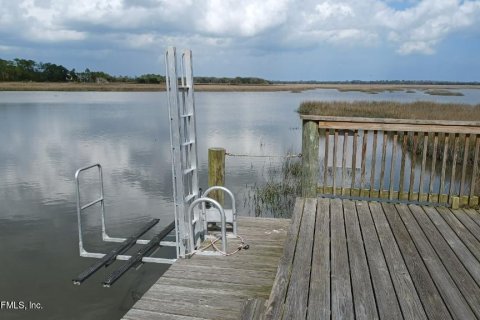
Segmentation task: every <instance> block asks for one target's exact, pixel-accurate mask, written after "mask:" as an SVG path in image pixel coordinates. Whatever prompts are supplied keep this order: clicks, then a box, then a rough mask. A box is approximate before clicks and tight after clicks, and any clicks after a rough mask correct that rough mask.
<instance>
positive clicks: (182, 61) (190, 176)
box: [73, 47, 237, 287]
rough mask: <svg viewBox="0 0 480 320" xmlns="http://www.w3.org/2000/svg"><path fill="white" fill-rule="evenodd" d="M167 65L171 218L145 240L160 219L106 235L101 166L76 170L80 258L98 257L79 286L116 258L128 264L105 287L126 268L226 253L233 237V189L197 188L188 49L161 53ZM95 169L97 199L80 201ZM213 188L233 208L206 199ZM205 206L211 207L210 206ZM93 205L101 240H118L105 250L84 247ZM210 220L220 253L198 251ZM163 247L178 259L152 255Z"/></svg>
mask: <svg viewBox="0 0 480 320" xmlns="http://www.w3.org/2000/svg"><path fill="white" fill-rule="evenodd" d="M165 64H166V92H167V100H168V110H169V119H170V144H171V155H172V180H173V181H172V182H173V197H174V204H175V206H174V208H175V210H174V211H175V212H174V221H172V222H171V223H170V224H169V225H167V226H166V227H164V228H163V229H162V230H161V231H160V232H159V233H157V234H156V235H155V236H154V237H153V238H152V239H149V240H147V239H140V238H141V237H142V236H143V235H144V234H145V233H146V232H147V231H149V230H150V229H152V228H153V227H154V226H155V225H156V224H158V222H159V219H152V220H151V221H150V222H149V223H147V224H146V225H145V226H143V227H142V228H140V230H138V231H137V232H136V233H134V234H133V235H131V236H130V237H128V238H121V237H111V236H109V235H108V233H107V226H106V217H105V203H104V202H105V198H104V190H103V172H102V166H101V165H100V164H98V163H97V164H93V165H89V166H86V167H83V168H80V169H78V170H77V171H76V173H75V182H76V195H77V219H78V234H79V248H80V256H82V257H89V258H98V259H99V260H97V261H96V262H95V263H94V264H92V265H91V266H90V267H88V268H87V269H86V270H85V271H83V272H82V273H80V274H79V275H78V276H77V277H76V278H75V279H73V283H74V284H77V285H80V284H81V283H82V282H84V281H85V280H87V279H88V278H89V277H90V276H91V275H93V274H94V273H95V272H97V271H98V270H100V269H101V268H102V267H108V266H109V265H111V264H112V263H113V262H115V261H116V260H126V261H127V262H126V263H124V264H123V265H121V266H120V267H119V268H118V269H116V270H115V271H113V272H112V273H111V274H110V275H109V276H107V278H106V279H105V280H104V281H103V285H104V286H105V287H109V286H111V285H113V283H115V282H116V281H117V280H118V279H119V278H120V277H121V276H122V275H123V274H124V273H125V272H127V271H128V270H129V269H130V268H132V267H136V266H138V265H139V264H142V263H164V264H172V263H174V262H175V261H176V260H177V259H178V258H189V257H191V256H192V255H193V254H202V255H219V254H225V253H226V250H227V241H228V240H227V238H228V237H236V236H237V221H236V220H237V219H236V217H237V214H236V208H235V197H234V196H233V194H232V192H231V191H230V190H228V189H227V188H225V187H222V186H214V187H210V188H208V189H207V190H205V192H203V193H202V192H201V189H199V186H198V165H197V164H198V158H197V141H198V140H197V133H196V123H195V102H194V87H193V72H192V52H191V50H188V49H186V50H183V51H182V52H181V55H180V57H178V58H177V52H176V49H175V48H174V47H169V48H168V49H167V51H166V53H165ZM95 169H97V170H98V179H99V183H100V190H99V193H100V194H99V197H98V199H97V200H95V201H92V202H90V203H87V204H84V205H82V202H81V194H80V190H81V188H80V180H81V175H82V173H84V172H85V171H89V170H95ZM214 190H221V191H223V192H225V193H226V194H227V195H228V196H229V197H230V199H231V208H229V209H224V208H223V207H222V205H220V203H218V202H217V201H215V200H214V199H212V198H210V197H208V195H209V193H210V192H211V191H214ZM206 204H208V205H209V208H207V206H206ZM94 205H97V206H99V207H100V215H101V223H102V239H103V241H106V242H118V243H119V246H118V247H116V248H115V249H114V250H112V251H110V252H108V253H97V252H89V251H87V250H86V249H85V247H84V245H83V230H82V229H83V228H82V214H83V211H84V210H85V209H87V208H89V207H91V206H94ZM208 223H218V224H220V226H221V233H220V237H219V239H221V241H222V249H221V251H203V250H200V245H201V243H202V242H203V241H204V240H205V239H206V238H208V237H214V238H216V237H217V236H216V235H210V234H209V232H208V228H207V225H208ZM227 224H228V225H231V226H232V228H231V231H228V230H227ZM172 231H174V233H175V241H166V240H165V237H166V236H167V235H169V234H171V232H172ZM135 244H141V245H143V246H142V248H141V249H140V250H138V251H137V252H136V253H135V254H132V255H126V254H125V253H126V252H127V251H128V250H129V249H130V248H132V247H133V246H134V245H135ZM161 246H174V247H176V257H177V258H176V259H166V258H158V257H152V256H150V255H151V254H152V252H154V251H155V250H156V249H158V248H159V247H161Z"/></svg>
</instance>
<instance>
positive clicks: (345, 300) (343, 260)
mask: <svg viewBox="0 0 480 320" xmlns="http://www.w3.org/2000/svg"><path fill="white" fill-rule="evenodd" d="M330 210H331V211H330V212H331V252H330V255H331V268H332V269H331V272H332V279H331V286H332V287H331V290H332V293H331V294H332V318H334V319H353V317H354V312H353V303H352V287H351V286H352V285H351V282H350V267H349V264H348V251H347V237H346V234H345V222H344V219H343V205H342V200H340V199H333V200H332V201H331V202H330Z"/></svg>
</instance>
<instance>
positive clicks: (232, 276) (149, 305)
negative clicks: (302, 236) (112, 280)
mask: <svg viewBox="0 0 480 320" xmlns="http://www.w3.org/2000/svg"><path fill="white" fill-rule="evenodd" d="M289 223H290V220H289V219H265V218H247V217H239V218H238V233H239V235H241V236H243V237H245V240H246V242H247V243H248V244H249V246H250V248H249V249H248V250H241V251H240V252H238V253H236V254H234V255H232V256H228V257H223V256H215V257H212V256H200V255H195V256H193V257H192V258H191V259H186V260H181V259H180V260H177V262H176V263H175V264H174V265H172V266H171V267H170V268H169V269H168V271H167V272H165V274H163V275H162V277H161V278H160V279H159V280H158V281H157V282H156V283H155V284H154V285H153V286H152V287H151V288H150V289H149V290H148V291H147V292H146V293H145V295H144V296H143V297H142V298H141V299H140V300H139V301H137V303H136V304H135V305H134V306H133V308H132V309H131V310H130V311H128V312H127V314H125V316H124V317H123V319H125V320H134V319H135V320H140V319H142V320H145V319H172V320H175V319H188V320H195V319H238V318H239V317H240V312H241V309H242V305H243V303H244V302H245V301H246V300H247V298H250V297H260V298H264V299H268V297H269V295H270V291H271V288H272V285H273V282H274V279H275V274H276V272H277V265H278V262H279V259H280V256H281V255H282V252H283V246H284V242H285V237H286V234H287V230H288V226H289ZM228 244H229V248H230V249H229V250H228V251H232V249H234V248H236V247H237V246H238V244H239V241H238V240H230V241H229V242H228Z"/></svg>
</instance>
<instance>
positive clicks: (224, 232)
mask: <svg viewBox="0 0 480 320" xmlns="http://www.w3.org/2000/svg"><path fill="white" fill-rule="evenodd" d="M205 202H208V203H210V204H212V205H213V206H214V207H216V208H217V209H218V211H220V217H221V219H222V251H223V252H227V226H226V222H225V220H226V217H225V211H224V210H223V207H222V205H221V204H220V203H218V202H217V201H215V200H213V199H212V198H207V197H202V198H198V199H196V200H194V201H193V202H192V203H191V204H190V206H189V207H188V215H187V216H188V219H189V223H188V233H189V238H190V243H191V249H192V250H191V251H192V252H193V250H194V247H195V236H194V232H193V208H195V206H196V205H198V204H199V203H205Z"/></svg>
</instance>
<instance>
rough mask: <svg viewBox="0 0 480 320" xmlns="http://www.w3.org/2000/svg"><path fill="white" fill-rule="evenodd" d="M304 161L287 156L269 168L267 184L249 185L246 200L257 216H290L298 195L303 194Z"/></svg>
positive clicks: (266, 178)
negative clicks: (302, 174)
mask: <svg viewBox="0 0 480 320" xmlns="http://www.w3.org/2000/svg"><path fill="white" fill-rule="evenodd" d="M301 172H302V161H301V159H299V158H291V157H286V158H284V160H283V161H282V162H281V163H280V164H278V163H277V164H271V165H270V167H269V168H268V169H267V176H266V177H265V180H266V182H265V184H263V185H254V186H251V187H248V194H247V199H246V202H248V204H247V205H249V206H251V207H252V208H253V210H254V212H255V216H257V217H258V216H273V217H275V218H290V217H291V215H292V213H293V207H294V205H295V199H296V197H298V196H300V194H301V179H300V178H301Z"/></svg>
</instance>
